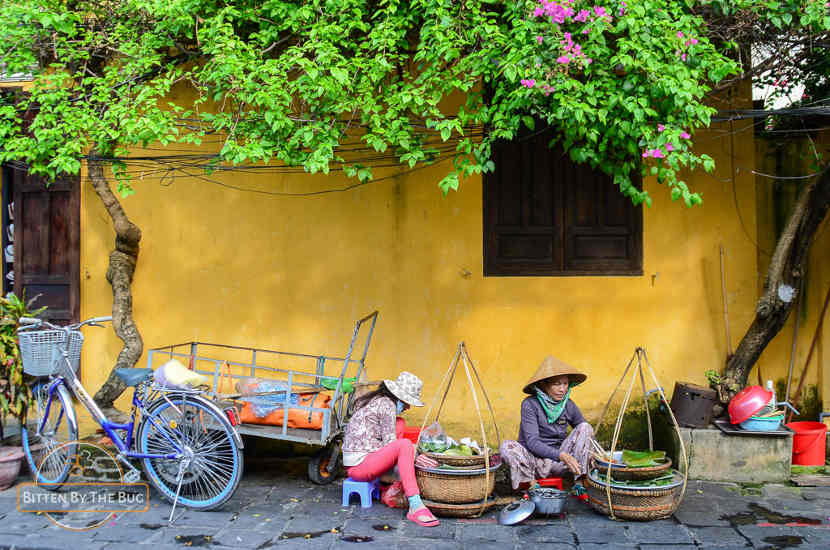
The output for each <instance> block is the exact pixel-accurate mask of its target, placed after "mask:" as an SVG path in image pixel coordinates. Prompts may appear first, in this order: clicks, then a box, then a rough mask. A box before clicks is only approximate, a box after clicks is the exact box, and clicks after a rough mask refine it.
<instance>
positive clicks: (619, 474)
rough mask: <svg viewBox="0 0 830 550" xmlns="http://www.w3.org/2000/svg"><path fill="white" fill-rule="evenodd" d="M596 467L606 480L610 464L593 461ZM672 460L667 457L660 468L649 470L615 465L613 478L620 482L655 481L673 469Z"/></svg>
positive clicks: (612, 472) (649, 468) (612, 473)
mask: <svg viewBox="0 0 830 550" xmlns="http://www.w3.org/2000/svg"><path fill="white" fill-rule="evenodd" d="M592 460H593V462H594V467H595V468H596V469H597V470H598V471H599V473H600V477H602V478H605V476H606V475H607V474H608V463H607V462H600V461H597V460H596V459H592ZM671 464H672V463H671V459H670V458H668V457H666V462H664V463H663V464H660V465H659V466H651V467H648V468H627V467H625V466H623V465H617V464H614V465H613V466H611V477H613V478H614V479H619V480H620V481H643V480H647V479H654V478H655V477H660V476H661V475H663V474H665V473H666V472H668V471H669V469H670V468H671Z"/></svg>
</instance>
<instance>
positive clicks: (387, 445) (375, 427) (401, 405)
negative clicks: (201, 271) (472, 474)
mask: <svg viewBox="0 0 830 550" xmlns="http://www.w3.org/2000/svg"><path fill="white" fill-rule="evenodd" d="M422 386H423V383H422V382H421V379H420V378H418V377H417V376H415V375H414V374H412V373H409V372H406V371H403V372H401V373H400V374H399V375H398V379H397V380H384V381H383V382H382V383H381V384H380V387H379V388H378V389H376V390H375V391H372V392H369V393H367V394H366V395H363V396H361V397H359V398H358V399H357V400H356V401H355V410H354V412H353V413H352V417H351V419H350V420H349V423H348V424H347V425H346V434H345V436H344V438H343V465H344V466H345V467H346V473H347V474H348V475H349V477H350V478H352V479H354V480H355V481H371V480H373V479H377V478H378V477H380V476H381V474H383V473H384V472H387V471H388V470H391V469H392V468H393V467H395V466H397V467H398V474H399V475H400V477H401V484H402V485H403V490H404V493H406V496H407V498H408V499H409V513H408V514H406V517H407V519H409V520H411V521H414V522H415V523H417V524H418V525H421V526H424V527H433V526H435V525H438V520H437V519H436V518H435V516H434V515H432V512H430V511H429V509H428V508H427V507H426V506H424V503H423V502H421V493H420V490H419V489H418V483H417V482H416V481H415V446H414V445H413V444H412V442H411V441H410V440H408V439H403V438H401V437H400V434H398V433H397V432H398V431H402V429H401V428H400V425H399V424H398V422H397V421H398V419H397V415H398V414H400V413H402V412H403V411H405V410H406V409H408V408H409V406H410V405H413V406H415V407H423V406H424V404H423V403H422V402H421V388H422Z"/></svg>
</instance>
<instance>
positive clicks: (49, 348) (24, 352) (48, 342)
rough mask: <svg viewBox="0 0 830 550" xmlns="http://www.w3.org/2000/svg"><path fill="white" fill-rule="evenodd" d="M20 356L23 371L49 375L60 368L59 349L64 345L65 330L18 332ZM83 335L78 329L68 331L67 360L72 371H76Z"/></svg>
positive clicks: (79, 360) (34, 374) (31, 373)
mask: <svg viewBox="0 0 830 550" xmlns="http://www.w3.org/2000/svg"><path fill="white" fill-rule="evenodd" d="M17 336H18V339H19V341H20V357H21V359H22V360H23V372H25V373H26V374H30V375H32V376H50V375H52V374H56V370H57V369H59V368H61V363H60V361H57V359H59V358H60V357H61V350H62V349H64V346H66V332H64V331H62V330H34V331H26V332H19V333H18V335H17ZM83 343H84V335H83V334H81V332H80V331H71V332H70V333H69V362H70V364H71V365H72V370H73V372H78V366H79V365H80V362H81V346H82V345H83Z"/></svg>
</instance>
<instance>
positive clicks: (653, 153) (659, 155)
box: [651, 149, 666, 159]
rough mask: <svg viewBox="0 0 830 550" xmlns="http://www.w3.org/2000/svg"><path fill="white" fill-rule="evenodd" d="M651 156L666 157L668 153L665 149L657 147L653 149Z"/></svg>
mask: <svg viewBox="0 0 830 550" xmlns="http://www.w3.org/2000/svg"><path fill="white" fill-rule="evenodd" d="M651 156H653V157H654V158H656V159H662V158H665V157H666V155H664V154H663V151H662V150H661V149H655V150H654V151H652V152H651Z"/></svg>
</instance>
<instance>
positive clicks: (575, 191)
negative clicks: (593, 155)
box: [564, 163, 643, 275]
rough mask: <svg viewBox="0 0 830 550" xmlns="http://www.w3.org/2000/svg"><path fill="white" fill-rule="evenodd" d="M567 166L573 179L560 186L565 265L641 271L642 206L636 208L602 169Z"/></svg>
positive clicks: (591, 269)
mask: <svg viewBox="0 0 830 550" xmlns="http://www.w3.org/2000/svg"><path fill="white" fill-rule="evenodd" d="M569 164H570V163H569ZM570 166H571V167H572V175H571V176H570V177H571V178H573V179H572V180H571V181H568V182H567V183H566V184H565V185H564V188H565V190H566V191H565V196H566V199H565V202H566V205H567V208H566V223H565V269H566V270H567V271H568V272H571V273H575V274H576V273H583V274H591V273H593V274H602V275H642V238H641V235H642V220H643V212H642V207H641V206H637V207H635V206H634V205H633V204H632V203H631V199H629V198H628V197H625V196H624V195H623V194H622V193H620V191H619V188H618V187H617V186H616V185H614V183H613V181H612V179H611V178H610V177H609V176H607V175H606V174H604V173H602V172H599V171H594V170H591V169H590V167H588V166H586V165H573V164H570Z"/></svg>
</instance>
